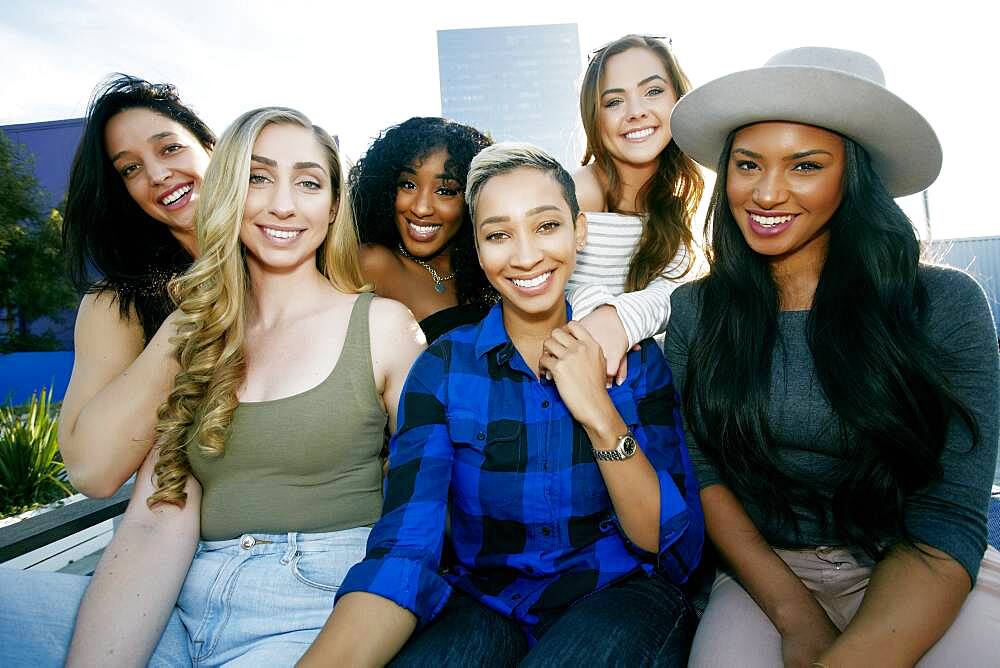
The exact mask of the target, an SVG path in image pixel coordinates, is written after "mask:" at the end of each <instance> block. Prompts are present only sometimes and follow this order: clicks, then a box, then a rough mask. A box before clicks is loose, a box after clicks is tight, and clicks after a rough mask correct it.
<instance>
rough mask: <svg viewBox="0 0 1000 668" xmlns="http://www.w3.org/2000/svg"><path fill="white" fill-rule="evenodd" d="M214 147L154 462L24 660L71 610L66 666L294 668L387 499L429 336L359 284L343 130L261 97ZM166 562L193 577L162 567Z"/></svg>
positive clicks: (54, 651) (60, 646) (46, 654)
mask: <svg viewBox="0 0 1000 668" xmlns="http://www.w3.org/2000/svg"><path fill="white" fill-rule="evenodd" d="M214 155H215V157H214V162H213V163H212V165H211V166H210V168H209V170H208V173H207V174H206V176H205V184H204V190H203V194H202V198H203V203H202V205H201V206H202V209H201V210H199V212H198V217H197V223H196V224H197V232H198V244H199V247H200V248H202V249H203V255H202V256H201V257H200V258H199V260H198V261H197V262H196V263H195V264H194V265H193V266H192V268H191V270H190V271H189V272H187V273H186V274H185V275H184V276H183V277H181V278H180V279H179V280H178V281H177V282H176V284H175V297H176V298H177V299H178V304H179V311H180V312H179V313H178V314H177V316H178V317H177V323H178V329H177V336H176V337H175V338H174V339H173V340H172V342H173V343H174V344H175V345H176V347H177V358H178V361H179V363H180V366H181V371H180V373H178V375H177V377H176V379H175V382H174V386H173V390H172V391H171V394H170V397H169V399H168V400H167V402H166V403H165V404H164V405H163V406H162V407H161V408H160V411H159V424H158V426H157V437H158V438H157V448H158V450H157V454H158V459H157V461H156V463H155V469H154V467H153V465H152V459H150V460H149V461H148V462H147V464H146V465H145V466H144V467H143V469H141V470H140V472H139V476H138V478H137V482H136V491H135V493H134V494H133V498H132V501H131V503H130V505H129V509H128V511H127V513H126V518H125V520H124V521H123V523H122V525H121V527H120V528H119V530H118V532H117V534H116V536H115V538H114V540H113V541H112V543H111V545H110V546H109V547H108V548H107V549H106V550H105V553H104V556H103V558H102V560H101V563H100V564H99V565H98V568H97V571H96V572H95V575H94V578H93V583H92V586H90V588H89V591H87V592H86V596H83V593H84V588H85V587H86V584H85V582H84V579H82V578H81V579H75V578H71V579H68V580H60V583H59V584H58V585H57V586H54V587H49V589H48V592H47V594H46V595H47V596H48V597H49V598H50V600H56V599H57V598H59V597H61V599H60V600H61V601H65V605H62V603H61V602H60V604H58V605H45V606H38V607H44V608H46V610H45V611H41V612H39V615H41V616H45V617H46V618H45V619H44V620H40V621H42V622H44V624H35V626H40V627H43V628H44V629H45V633H46V638H45V642H44V643H38V646H36V647H34V648H33V649H34V652H35V653H34V655H33V656H34V657H35V661H34V663H33V665H35V666H38V665H42V666H45V665H61V664H62V661H63V660H64V659H65V658H66V648H67V646H68V645H69V644H70V642H69V640H70V632H71V631H72V628H73V617H74V615H75V614H76V606H77V605H80V613H79V618H78V619H77V622H76V631H75V634H74V635H73V639H72V646H71V647H70V652H69V657H68V664H69V665H109V664H111V663H113V664H115V665H124V664H144V663H146V662H147V661H148V662H149V663H150V664H151V665H164V664H168V665H174V664H175V663H179V664H190V663H192V662H195V663H197V664H198V665H217V664H218V665H221V664H225V663H228V662H231V661H234V660H237V659H239V660H242V661H244V662H246V663H247V665H292V664H293V663H294V662H295V661H296V660H297V659H298V658H299V657H300V656H301V655H302V654H303V653H304V652H305V651H306V649H307V648H308V647H309V645H310V643H311V641H312V640H313V638H314V637H315V636H316V635H317V633H318V632H319V630H320V628H321V627H322V626H323V623H324V622H325V621H326V619H327V617H328V616H329V614H330V612H331V610H332V608H333V601H334V594H335V592H336V590H337V588H338V586H339V584H340V580H341V579H342V578H343V576H344V575H345V574H346V572H347V570H348V569H349V568H350V566H351V565H353V563H354V562H356V561H360V560H361V558H362V557H363V556H364V552H365V542H366V539H367V535H368V531H369V527H370V525H371V524H373V523H374V522H375V521H376V520H377V519H378V517H379V515H380V513H381V502H382V496H381V495H382V490H381V482H382V467H381V461H380V459H379V455H380V452H381V448H382V443H383V437H384V430H385V428H386V426H387V425H388V427H389V429H390V430H393V431H394V430H395V421H396V404H397V402H398V399H399V394H400V390H401V388H402V385H403V381H404V380H405V377H406V374H407V372H408V370H409V367H410V365H411V363H412V362H413V360H414V359H415V358H416V356H417V355H418V354H419V353H420V351H421V350H422V348H423V341H422V335H421V334H420V330H419V327H418V326H417V324H416V322H415V321H414V319H413V316H412V315H411V314H410V312H409V311H408V310H407V309H406V308H405V307H403V306H402V305H401V304H399V303H397V302H394V301H391V300H387V299H382V298H378V297H374V296H373V295H372V294H371V293H370V292H367V291H366V286H364V285H363V281H362V278H361V273H360V270H359V268H358V260H357V252H358V241H357V232H356V229H355V227H354V222H353V219H352V216H351V207H350V203H349V202H348V195H347V192H346V191H345V190H344V188H343V174H342V168H341V164H340V159H339V155H338V152H337V148H336V144H335V143H334V142H333V140H332V139H331V138H330V136H329V135H327V134H326V133H325V132H324V131H323V130H322V129H320V128H318V127H316V126H314V125H312V124H311V123H310V121H309V120H308V119H307V118H305V117H304V116H303V115H302V114H300V113H298V112H295V111H293V110H289V109H282V108H265V109H258V110H255V111H251V112H248V113H246V114H244V115H243V116H241V117H240V118H239V119H237V120H236V121H235V122H234V123H233V125H232V126H230V128H229V129H228V130H227V131H226V132H225V134H224V135H223V137H222V139H221V141H220V143H219V144H218V146H217V148H216V152H215V154H214ZM178 506H179V507H180V511H179V512H177V510H176V509H177V507H178ZM199 510H200V517H199V514H198V513H199ZM199 520H200V521H199ZM199 533H200V538H201V540H198V538H199ZM192 555H193V559H192ZM173 560H191V567H190V569H189V571H188V573H187V577H186V579H184V581H183V582H180V581H176V582H175V581H170V582H163V581H161V580H160V579H159V578H161V577H163V575H162V572H161V569H158V568H157V563H161V564H162V563H168V562H170V561H173ZM166 579H168V580H169V578H166ZM154 583H155V584H154ZM178 592H179V596H178ZM81 597H82V599H83V600H82V604H81ZM175 600H176V605H175ZM24 642H25V643H28V644H30V643H31V638H27V639H24Z"/></svg>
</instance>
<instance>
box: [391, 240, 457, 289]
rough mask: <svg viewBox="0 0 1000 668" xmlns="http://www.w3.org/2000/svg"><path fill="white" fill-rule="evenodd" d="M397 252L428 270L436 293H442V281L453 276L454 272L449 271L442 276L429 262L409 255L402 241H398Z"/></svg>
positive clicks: (448, 279)
mask: <svg viewBox="0 0 1000 668" xmlns="http://www.w3.org/2000/svg"><path fill="white" fill-rule="evenodd" d="M399 252H400V253H402V255H403V257H405V258H407V259H408V260H413V261H414V262H416V263H417V264H419V265H420V266H421V267H423V268H424V269H426V270H427V271H428V272H430V275H431V278H433V279H434V292H436V293H438V294H439V295H441V294H444V282H445V281H450V280H451V279H453V278H455V272H451V273H450V274H448V275H447V276H442V275H441V274H439V273H437V270H436V269H435V268H434V267H432V266H431V265H430V263H428V262H424V261H423V260H421V259H420V258H419V257H414V256H413V255H410V253H409V252H408V251H407V250H406V246H404V245H403V244H402V242H400V244H399Z"/></svg>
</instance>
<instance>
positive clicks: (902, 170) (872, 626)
mask: <svg viewBox="0 0 1000 668" xmlns="http://www.w3.org/2000/svg"><path fill="white" fill-rule="evenodd" d="M671 126H672V130H673V136H674V138H675V140H676V141H677V143H678V145H679V146H680V147H681V149H682V150H684V151H685V152H686V153H687V154H688V155H690V156H691V157H693V158H694V159H695V160H697V161H698V162H700V163H701V164H703V165H706V166H710V165H716V164H717V166H718V181H717V183H716V187H715V192H714V193H713V197H712V203H711V207H710V210H709V215H708V221H707V223H706V236H707V238H708V239H709V240H710V242H711V245H710V251H709V255H708V257H709V262H710V272H709V274H708V276H706V277H705V278H703V279H702V280H700V281H698V282H697V283H694V284H691V285H688V286H683V287H681V288H679V289H678V290H677V291H676V292H675V293H674V295H673V298H672V310H673V313H672V316H671V320H670V325H669V327H668V332H667V337H666V347H667V353H668V358H669V360H670V363H671V366H672V367H673V369H674V371H675V374H676V378H677V382H678V385H679V386H680V387H681V389H682V397H683V403H684V410H685V419H686V423H687V427H688V437H689V439H688V443H689V446H690V447H691V448H692V456H693V458H694V459H695V462H696V469H697V471H698V474H699V478H700V484H701V487H702V489H701V498H702V503H703V505H704V510H705V517H706V524H707V529H708V533H709V536H710V537H711V539H712V541H713V542H714V544H715V546H716V548H717V550H718V552H719V554H720V556H721V559H722V562H723V568H722V570H720V572H719V575H718V577H717V579H716V581H715V585H714V586H713V589H712V594H711V597H710V600H709V603H708V608H707V609H706V611H705V615H704V617H703V619H702V621H701V625H700V627H699V630H698V635H697V637H696V640H695V644H694V648H693V650H692V656H691V665H696V666H709V665H743V666H748V665H754V666H757V665H761V666H773V665H781V664H782V663H784V664H785V665H804V666H808V665H810V664H812V665H814V666H815V665H821V666H834V665H837V666H840V665H845V666H846V665H913V664H914V663H916V662H918V661H920V662H921V665H973V664H974V663H978V662H981V661H983V660H987V661H988V660H989V659H987V658H986V657H991V658H995V657H997V656H1000V644H998V640H997V635H996V632H995V631H996V630H995V628H994V629H992V630H991V629H990V628H989V625H990V624H991V622H990V621H989V620H990V619H993V620H995V619H996V618H997V615H998V613H1000V599H998V596H997V592H998V590H1000V559H998V555H997V553H996V551H995V550H993V548H988V549H987V545H986V508H987V503H988V497H989V490H990V483H991V478H992V475H993V471H994V463H995V461H996V451H997V423H998V411H997V396H998V395H997V393H998V379H1000V372H998V362H997V347H996V332H995V330H994V326H993V321H992V318H991V316H990V311H989V306H988V305H987V302H986V299H985V297H984V295H983V292H982V290H981V288H980V287H979V286H978V285H977V284H976V283H975V282H974V281H973V280H972V279H971V278H970V277H969V276H967V275H966V274H964V273H961V272H959V271H955V270H951V269H946V268H943V267H935V266H931V265H928V264H923V263H921V260H920V244H919V241H918V239H917V237H916V234H915V231H914V228H913V226H912V225H911V223H910V221H909V220H908V219H907V218H906V216H905V215H904V214H903V212H902V211H901V210H900V209H899V207H898V206H897V205H896V204H895V202H894V201H893V197H895V196H902V195H906V194H910V193H914V192H919V191H921V190H923V189H924V188H926V187H927V186H929V185H930V184H931V183H932V182H933V181H934V179H935V178H936V176H937V174H938V171H939V170H940V165H941V148H940V144H939V143H938V141H937V138H936V136H935V134H934V131H933V130H932V128H931V127H930V125H929V124H928V123H927V121H926V120H924V118H923V117H922V116H920V114H919V113H917V112H916V111H915V110H914V109H913V108H912V107H910V106H909V105H908V104H907V103H906V102H904V101H903V100H901V99H900V98H899V97H897V96H896V95H894V94H892V93H890V92H889V91H888V90H886V89H885V87H884V85H883V77H882V72H881V69H880V68H879V66H878V64H877V63H876V62H875V61H874V60H872V59H871V58H869V57H867V56H865V55H863V54H859V53H855V52H851V51H843V50H839V49H820V48H803V49H795V50H792V51H787V52H784V53H781V54H778V55H777V56H775V57H774V58H772V59H771V60H770V61H769V62H768V63H767V65H765V66H764V67H762V68H758V69H755V70H749V71H745V72H738V73H736V74H732V75H729V76H726V77H723V78H721V79H717V80H715V81H712V82H710V83H708V84H705V85H704V86H702V87H700V88H697V89H695V90H694V91H692V92H691V93H690V94H689V95H688V96H687V97H685V98H684V99H682V100H681V101H680V102H679V103H678V105H677V107H676V109H675V111H674V113H673V116H672V118H671ZM984 551H986V554H985V558H984ZM970 590H971V593H970ZM992 623H993V624H995V621H994V622H992ZM921 657H923V658H921Z"/></svg>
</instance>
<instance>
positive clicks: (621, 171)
mask: <svg viewBox="0 0 1000 668" xmlns="http://www.w3.org/2000/svg"><path fill="white" fill-rule="evenodd" d="M690 88H691V84H690V83H689V81H688V78H687V76H686V75H685V74H684V72H683V70H681V68H680V65H679V64H678V63H677V59H676V58H675V57H674V54H673V52H671V50H670V48H669V47H668V46H667V44H666V43H664V41H663V40H662V39H661V38H658V37H649V36H645V35H626V36H624V37H621V38H619V39H617V40H615V41H613V42H611V43H610V44H607V45H605V46H603V47H601V48H600V49H598V50H597V51H595V52H594V53H593V54H592V55H591V59H590V63H589V65H588V66H587V71H586V73H585V74H584V78H583V85H582V86H581V88H580V116H581V119H582V121H583V128H584V130H585V132H586V135H587V150H586V153H585V155H584V157H583V165H584V166H583V168H582V169H580V170H579V171H577V172H576V174H575V175H574V177H573V178H574V180H575V181H576V187H577V192H578V194H579V198H580V208H581V210H583V211H584V212H586V214H587V220H588V227H589V230H590V233H589V237H588V238H589V242H588V244H587V247H586V248H584V249H583V250H582V251H581V252H580V254H579V256H578V260H577V268H576V272H575V273H574V274H573V277H572V278H570V281H569V286H568V288H569V289H568V295H569V300H570V303H571V304H572V305H573V312H574V314H575V317H577V318H580V319H581V322H582V323H583V324H584V326H585V327H587V329H588V331H590V332H591V334H593V335H594V337H595V338H596V339H597V340H598V341H599V342H600V343H601V347H602V349H603V350H604V354H605V357H606V359H607V362H608V377H609V378H617V379H618V380H620V379H621V378H622V377H623V374H624V373H625V372H626V369H625V368H624V367H623V366H620V363H621V362H623V361H624V357H625V352H626V351H627V350H628V349H629V348H630V347H631V346H632V345H634V344H635V343H637V342H639V341H641V340H643V339H645V338H648V337H650V336H653V335H655V334H660V333H662V332H663V331H664V329H666V326H667V319H668V317H669V315H670V293H671V292H672V291H673V290H674V289H675V288H676V287H677V285H679V282H680V281H681V280H682V279H683V277H684V276H685V275H686V274H687V272H688V271H689V270H690V269H691V265H692V261H693V253H692V243H693V241H692V236H691V220H692V218H693V216H694V213H695V210H696V209H697V207H698V202H699V200H700V199H701V193H702V189H703V188H704V181H703V179H702V177H701V173H700V172H699V171H698V168H697V166H696V165H695V163H694V161H692V160H691V159H690V158H688V157H687V156H686V155H684V154H683V153H681V151H680V149H678V148H677V145H676V144H675V143H674V142H673V141H671V135H670V125H669V119H670V111H671V110H672V109H673V107H674V104H675V103H676V102H677V100H678V99H679V98H680V97H681V95H683V94H684V93H686V92H687V91H688V90H690Z"/></svg>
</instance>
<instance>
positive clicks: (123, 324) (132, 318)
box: [74, 290, 145, 359]
mask: <svg viewBox="0 0 1000 668" xmlns="http://www.w3.org/2000/svg"><path fill="white" fill-rule="evenodd" d="M74 339H75V343H76V353H77V355H80V354H81V353H82V354H84V355H86V354H87V352H88V351H89V350H91V349H93V348H97V349H99V350H102V351H118V352H120V353H124V354H125V356H127V357H131V359H135V358H136V357H138V355H139V353H140V352H142V348H143V346H144V343H145V341H144V335H143V331H142V325H140V324H139V317H138V316H137V315H136V313H135V311H134V310H130V314H129V317H127V318H123V317H122V315H121V309H120V307H119V305H118V298H117V296H116V295H115V293H114V292H112V291H111V290H102V291H100V292H92V293H88V294H86V295H84V296H83V299H82V300H81V301H80V308H79V309H78V310H77V313H76V328H75V331H74Z"/></svg>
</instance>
